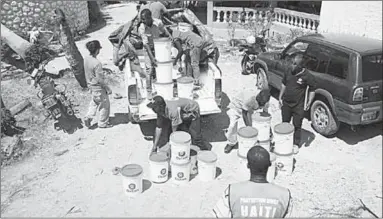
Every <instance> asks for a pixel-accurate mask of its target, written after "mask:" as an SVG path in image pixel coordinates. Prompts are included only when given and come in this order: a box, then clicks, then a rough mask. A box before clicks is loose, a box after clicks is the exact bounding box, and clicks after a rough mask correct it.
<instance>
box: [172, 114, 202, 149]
mask: <svg viewBox="0 0 383 219" xmlns="http://www.w3.org/2000/svg"><path fill="white" fill-rule="evenodd" d="M178 130H181V131H185V132H188V133H189V134H190V135H191V138H192V144H193V145H196V146H198V147H200V148H201V149H206V148H205V147H206V146H205V145H204V142H203V139H202V132H201V116H199V115H198V117H197V118H196V119H194V120H191V119H188V120H183V122H182V124H181V125H180V126H179V127H178Z"/></svg>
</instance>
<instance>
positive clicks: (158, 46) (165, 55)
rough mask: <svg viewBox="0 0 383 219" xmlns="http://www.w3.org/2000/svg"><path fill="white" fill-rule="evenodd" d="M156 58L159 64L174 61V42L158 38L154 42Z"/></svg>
mask: <svg viewBox="0 0 383 219" xmlns="http://www.w3.org/2000/svg"><path fill="white" fill-rule="evenodd" d="M153 42H154V51H155V56H156V59H157V61H158V62H168V61H171V60H172V57H171V55H172V51H171V49H172V41H171V40H170V39H169V38H166V37H163V38H157V39H154V40H153Z"/></svg>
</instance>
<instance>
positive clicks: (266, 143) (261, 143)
mask: <svg viewBox="0 0 383 219" xmlns="http://www.w3.org/2000/svg"><path fill="white" fill-rule="evenodd" d="M255 145H259V146H261V147H263V148H264V149H266V150H267V151H268V152H270V149H271V141H270V140H266V141H259V140H258V141H257V143H256V144H255Z"/></svg>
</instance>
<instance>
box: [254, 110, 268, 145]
mask: <svg viewBox="0 0 383 219" xmlns="http://www.w3.org/2000/svg"><path fill="white" fill-rule="evenodd" d="M251 119H252V125H253V127H254V128H256V129H257V130H258V140H259V141H266V140H270V121H271V115H270V114H269V113H266V112H261V113H259V112H256V113H253V115H252V116H251Z"/></svg>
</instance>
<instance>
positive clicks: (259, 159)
mask: <svg viewBox="0 0 383 219" xmlns="http://www.w3.org/2000/svg"><path fill="white" fill-rule="evenodd" d="M247 162H248V163H249V165H250V166H254V167H256V168H257V169H258V168H260V167H261V168H268V167H269V166H270V165H271V162H270V153H269V152H268V151H267V150H266V149H264V148H263V147H261V146H254V147H252V148H250V150H249V151H248V152H247Z"/></svg>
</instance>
